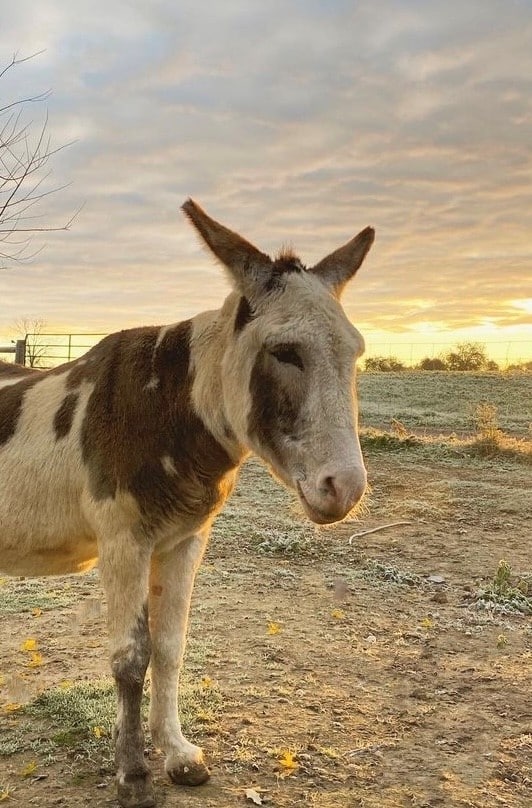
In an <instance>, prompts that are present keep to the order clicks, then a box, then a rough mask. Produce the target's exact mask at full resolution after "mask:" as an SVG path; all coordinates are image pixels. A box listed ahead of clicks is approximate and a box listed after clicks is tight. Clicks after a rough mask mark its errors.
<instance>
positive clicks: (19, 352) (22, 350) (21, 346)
mask: <svg viewBox="0 0 532 808" xmlns="http://www.w3.org/2000/svg"><path fill="white" fill-rule="evenodd" d="M15 364H17V365H25V364H26V340H25V339H18V340H17V341H16V343H15Z"/></svg>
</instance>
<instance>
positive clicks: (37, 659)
mask: <svg viewBox="0 0 532 808" xmlns="http://www.w3.org/2000/svg"><path fill="white" fill-rule="evenodd" d="M26 664H27V666H28V668H38V667H39V665H42V655H41V654H40V653H39V652H38V651H32V652H31V659H30V661H29V662H27V663H26Z"/></svg>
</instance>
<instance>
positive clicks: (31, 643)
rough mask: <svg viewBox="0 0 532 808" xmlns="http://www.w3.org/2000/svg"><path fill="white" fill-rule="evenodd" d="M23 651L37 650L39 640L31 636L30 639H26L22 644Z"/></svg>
mask: <svg viewBox="0 0 532 808" xmlns="http://www.w3.org/2000/svg"><path fill="white" fill-rule="evenodd" d="M20 650H21V651H36V650H37V640H34V639H32V638H30V639H29V640H24V642H23V643H22V645H21V646H20Z"/></svg>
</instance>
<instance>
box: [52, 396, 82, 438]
mask: <svg viewBox="0 0 532 808" xmlns="http://www.w3.org/2000/svg"><path fill="white" fill-rule="evenodd" d="M78 399H79V395H78V394H77V393H68V395H66V396H65V398H64V399H63V401H62V402H61V406H60V407H59V409H58V410H57V412H56V414H55V416H54V430H55V436H56V438H57V439H59V438H64V437H66V436H67V435H68V433H69V432H70V430H71V429H72V421H73V420H74V413H75V412H76V407H77V405H78Z"/></svg>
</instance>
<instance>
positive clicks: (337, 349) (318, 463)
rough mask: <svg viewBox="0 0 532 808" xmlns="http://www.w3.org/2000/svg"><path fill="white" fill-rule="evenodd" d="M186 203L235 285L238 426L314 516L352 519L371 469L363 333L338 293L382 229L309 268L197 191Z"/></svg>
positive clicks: (226, 381)
mask: <svg viewBox="0 0 532 808" xmlns="http://www.w3.org/2000/svg"><path fill="white" fill-rule="evenodd" d="M184 210H185V212H186V213H187V215H188V216H189V218H190V219H191V221H192V222H193V223H194V225H195V226H196V228H197V229H198V231H199V232H200V234H201V235H202V237H203V239H204V240H205V241H206V243H207V244H208V246H209V247H210V248H211V249H212V251H213V252H214V254H215V255H216V257H217V258H218V259H219V260H221V261H222V262H223V264H224V265H225V266H226V267H227V268H228V269H229V271H230V274H231V277H232V279H233V283H234V285H235V287H236V293H235V294H234V295H232V296H231V297H230V298H229V300H228V302H227V304H226V306H227V309H228V310H231V309H232V310H233V312H234V316H233V318H232V320H231V328H232V333H231V336H230V338H229V340H228V343H227V347H226V350H225V354H224V358H223V365H222V382H223V398H224V402H223V403H224V409H225V412H226V417H227V420H228V422H229V424H230V426H231V428H232V429H233V430H234V432H235V434H236V436H237V438H238V440H239V441H240V442H241V443H243V444H245V445H247V446H248V447H249V448H250V449H252V450H253V451H254V452H255V453H256V454H258V455H259V456H260V457H262V458H263V459H264V460H265V461H266V462H267V463H268V465H269V466H270V467H271V468H272V470H273V471H274V473H276V474H277V475H278V476H279V477H280V478H281V479H282V480H283V481H284V482H285V483H286V484H287V485H289V486H290V487H292V488H295V489H296V490H297V493H298V495H299V498H300V500H301V502H302V504H303V507H304V509H305V512H306V513H307V515H308V516H309V518H310V519H312V520H313V521H314V522H317V523H319V524H326V523H330V522H336V521H338V520H339V519H343V518H344V517H345V516H346V515H347V514H348V513H349V511H350V510H351V509H352V508H353V507H354V506H355V505H356V503H357V502H358V501H359V500H360V499H361V497H362V496H363V494H364V491H365V488H366V470H365V468H364V461H363V458H362V453H361V450H360V443H359V440H358V434H357V402H356V391H355V362H356V360H357V358H358V357H359V356H360V354H361V353H362V351H363V340H362V337H361V335H360V334H359V333H358V331H357V330H356V329H355V328H354V327H353V326H352V325H351V323H350V322H349V320H348V319H347V317H346V316H345V314H344V312H343V309H342V308H341V306H340V303H339V295H340V292H341V290H342V288H343V286H344V285H345V283H346V282H347V281H348V280H349V279H350V278H351V277H352V276H353V275H354V274H355V272H356V270H357V269H358V267H359V266H360V264H361V263H362V261H363V259H364V256H365V255H366V253H367V251H368V250H369V248H370V246H371V244H372V242H373V237H374V234H373V230H371V229H370V228H367V229H366V230H364V231H363V232H362V233H360V234H359V235H358V236H357V237H356V238H354V239H353V240H352V241H350V242H349V243H348V244H346V245H345V246H344V247H341V248H340V249H339V250H337V251H336V252H334V253H332V254H331V255H330V256H328V257H327V258H325V259H323V261H320V263H319V264H318V265H317V266H315V267H313V268H312V269H308V270H307V269H305V268H304V267H303V266H302V264H301V263H300V261H299V260H298V259H297V258H296V257H295V256H293V255H291V254H284V255H282V256H281V257H279V258H278V259H277V260H274V261H272V260H271V259H270V258H268V256H266V255H264V254H263V253H261V252H260V251H259V250H257V249H256V248H255V247H253V246H252V245H251V244H249V243H248V242H246V241H244V240H243V239H242V238H241V237H240V236H238V235H236V234H235V233H232V232H231V231H229V230H227V229H226V228H224V227H222V226H221V225H219V224H218V223H217V222H214V221H213V220H212V219H210V218H209V217H208V216H207V215H206V214H205V213H204V212H203V211H202V210H201V209H200V208H199V207H198V206H197V205H195V203H193V202H192V201H190V200H189V201H188V202H187V203H186V204H185V206H184Z"/></svg>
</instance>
